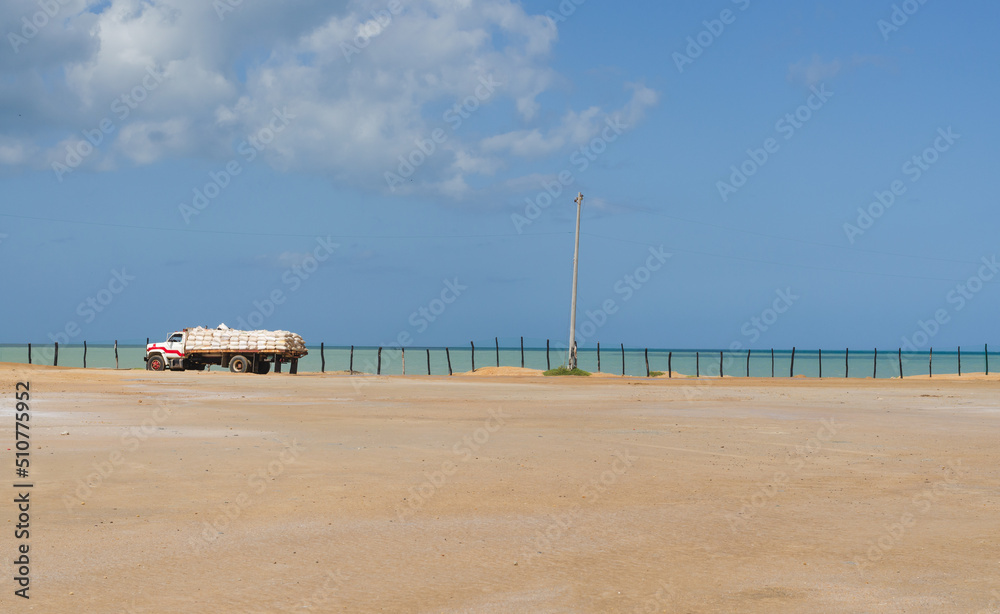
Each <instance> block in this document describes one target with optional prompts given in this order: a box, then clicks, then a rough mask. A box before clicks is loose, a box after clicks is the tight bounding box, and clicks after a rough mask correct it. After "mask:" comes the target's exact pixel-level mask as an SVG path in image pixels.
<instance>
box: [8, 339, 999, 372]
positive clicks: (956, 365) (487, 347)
mask: <svg viewBox="0 0 1000 614" xmlns="http://www.w3.org/2000/svg"><path fill="white" fill-rule="evenodd" d="M493 341H494V342H493V343H492V344H490V343H480V344H476V343H475V342H470V344H469V346H467V347H455V346H449V347H405V348H401V347H389V346H382V347H379V346H327V345H326V344H325V343H323V344H320V345H316V346H307V348H308V350H309V354H308V355H307V356H305V357H303V358H301V359H300V360H299V371H300V372H325V373H338V372H354V373H368V374H379V375H403V374H405V375H451V374H453V373H461V372H466V371H472V370H475V369H481V368H483V367H498V366H499V367H525V368H528V369H538V370H548V369H551V368H554V367H558V366H561V365H565V364H566V358H567V351H566V348H565V344H563V346H562V347H560V346H553V345H551V344H549V343H548V342H547V343H546V346H547V347H525V346H524V345H523V341H522V343H521V344H520V345H518V346H515V347H510V346H509V345H507V344H504V345H501V343H500V341H499V339H495V340H493ZM144 356H145V345H142V344H121V345H119V344H118V342H114V343H103V344H100V343H96V344H83V343H81V344H61V345H60V344H53V343H49V344H42V345H37V344H0V362H8V363H22V364H26V363H30V364H36V365H52V366H60V367H77V368H99V369H143V368H145V361H144V360H143V358H144ZM577 360H578V366H579V368H581V369H583V370H584V371H589V372H601V373H609V374H615V375H625V376H637V377H641V376H651V375H654V376H658V375H661V374H662V375H663V376H664V377H669V378H672V377H678V378H680V377H755V378H760V377H765V378H767V377H775V378H778V377H811V378H819V377H823V378H878V379H888V378H899V377H902V378H907V377H933V376H934V375H963V374H973V373H985V374H989V373H990V367H991V363H992V365H993V366H994V367H996V366H997V364H1000V363H998V362H997V356H996V353H992V352H990V351H989V346H988V345H984V346H982V348H979V349H975V350H973V349H970V348H967V347H960V348H955V349H954V350H948V351H936V350H933V349H930V348H929V349H928V350H927V351H903V350H902V349H898V348H897V349H893V350H877V349H872V350H851V349H847V348H845V349H843V350H798V349H796V348H793V349H791V350H778V349H751V350H739V351H731V350H710V349H709V350H691V349H676V350H672V349H662V348H654V349H647V348H634V347H631V348H629V347H625V346H624V345H623V344H619V345H618V346H613V347H608V346H599V347H595V348H579V349H578V351H577ZM215 368H216V369H218V368H219V367H215Z"/></svg>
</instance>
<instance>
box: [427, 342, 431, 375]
mask: <svg viewBox="0 0 1000 614" xmlns="http://www.w3.org/2000/svg"><path fill="white" fill-rule="evenodd" d="M430 374H431V350H430V348H427V375H430Z"/></svg>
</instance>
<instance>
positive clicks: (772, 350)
mask: <svg viewBox="0 0 1000 614" xmlns="http://www.w3.org/2000/svg"><path fill="white" fill-rule="evenodd" d="M771 377H774V348H771Z"/></svg>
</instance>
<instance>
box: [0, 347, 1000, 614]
mask: <svg viewBox="0 0 1000 614" xmlns="http://www.w3.org/2000/svg"><path fill="white" fill-rule="evenodd" d="M483 375H485V374H483ZM17 381H26V382H29V383H30V387H31V413H32V418H31V423H30V426H31V431H30V433H31V442H32V448H31V454H32V456H31V468H30V469H31V475H30V479H31V481H32V482H33V483H34V488H33V490H32V491H31V537H30V545H31V551H30V552H31V578H32V584H31V589H30V590H31V599H30V601H24V600H21V599H19V598H17V597H14V596H13V591H14V590H15V586H14V582H13V580H12V578H13V576H14V575H15V573H14V572H15V570H14V567H13V565H12V561H13V559H14V557H15V552H14V548H15V540H14V535H13V533H14V531H13V525H14V524H15V523H16V522H17V519H16V516H15V513H16V512H15V508H14V505H13V504H12V503H11V500H12V499H13V496H12V495H13V493H14V490H13V489H11V488H10V486H9V484H11V483H13V482H14V481H15V480H16V478H14V471H13V452H12V451H8V450H7V449H8V448H13V447H14V446H13V443H14V428H13V427H14V419H13V417H12V415H11V411H9V409H11V408H13V403H14V398H13V397H14V392H13V390H14V384H15V382H17ZM0 391H2V392H0V398H2V399H3V401H2V403H3V407H4V408H5V409H4V412H3V413H2V415H3V421H2V423H0V438H2V443H3V445H2V449H3V451H4V454H5V455H4V457H3V458H4V459H6V460H4V461H3V463H2V466H3V467H4V472H5V475H6V476H7V477H8V478H9V480H8V481H7V483H8V487H7V488H8V496H7V497H5V501H6V502H5V503H4V504H3V505H2V506H0V522H3V523H5V524H6V525H7V527H8V530H7V531H4V536H3V538H0V557H2V560H3V561H4V563H3V578H4V579H3V580H2V581H0V582H2V584H3V585H4V590H2V591H0V611H4V612H10V611H30V612H87V613H90V612H129V613H146V612H445V613H452V612H456V613H457V612H488V613H494V612H495V613H500V612H553V613H555V612H809V613H814V612H977V611H982V612H997V611H1000V446H998V441H1000V439H998V432H1000V399H998V395H997V393H998V392H1000V380H998V379H997V378H995V377H992V376H991V377H989V378H986V377H983V376H979V377H963V378H961V379H959V378H956V377H949V378H943V377H942V378H938V377H935V378H934V379H927V378H920V379H916V378H912V379H909V378H908V379H906V380H902V381H900V380H878V381H875V380H849V381H848V380H814V379H798V378H797V379H794V380H788V379H778V380H766V379H750V380H747V379H722V380H719V379H712V380H693V379H681V378H674V379H667V378H656V379H655V380H652V379H646V378H621V377H618V378H612V377H602V378H551V377H538V376H523V375H522V376H517V377H508V376H494V377H485V376H484V377H478V378H474V377H452V378H449V377H437V376H435V377H420V376H412V377H375V376H360V377H350V376H344V375H329V374H328V375H320V374H302V375H298V376H291V375H288V374H287V373H285V374H271V375H267V376H254V375H233V374H229V373H223V372H209V373H169V372H168V373H152V372H146V371H106V370H87V371H84V370H80V369H57V368H46V367H28V366H25V365H10V364H4V365H0ZM62 433H66V434H62Z"/></svg>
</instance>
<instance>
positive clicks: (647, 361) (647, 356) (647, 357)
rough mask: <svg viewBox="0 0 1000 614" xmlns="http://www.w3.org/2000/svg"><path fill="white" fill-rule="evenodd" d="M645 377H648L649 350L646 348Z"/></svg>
mask: <svg viewBox="0 0 1000 614" xmlns="http://www.w3.org/2000/svg"><path fill="white" fill-rule="evenodd" d="M646 377H649V348H646Z"/></svg>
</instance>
